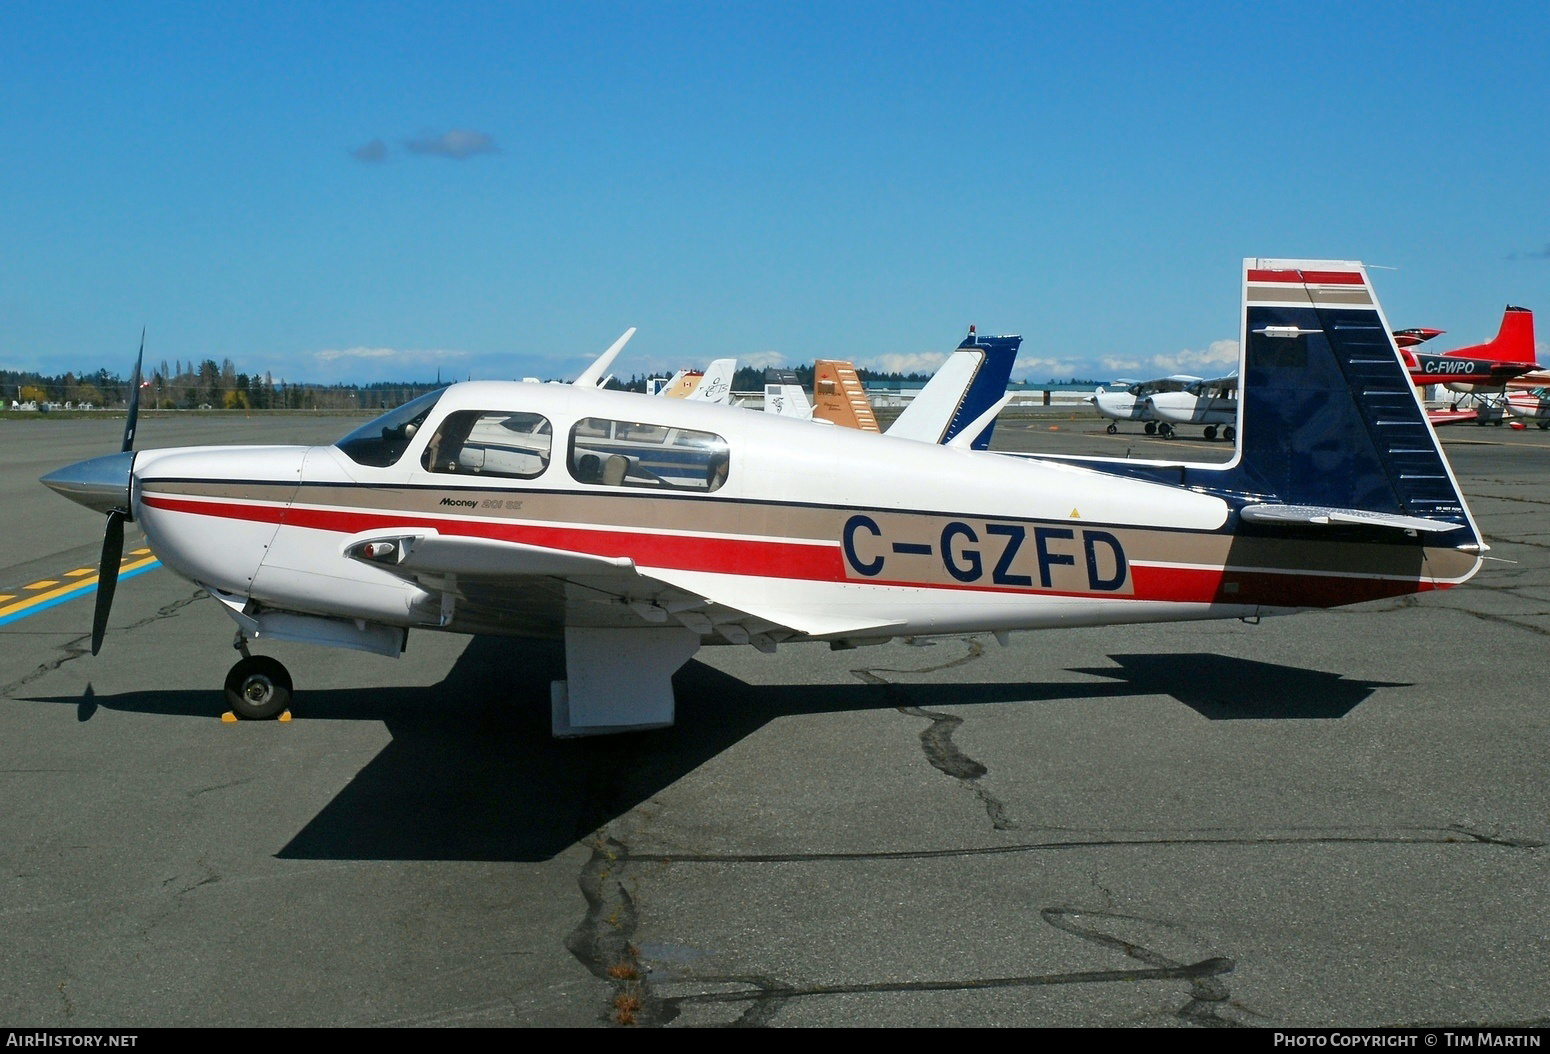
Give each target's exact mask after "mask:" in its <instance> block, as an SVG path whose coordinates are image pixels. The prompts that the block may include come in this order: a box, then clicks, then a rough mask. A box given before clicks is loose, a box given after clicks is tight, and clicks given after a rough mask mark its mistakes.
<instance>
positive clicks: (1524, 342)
mask: <svg viewBox="0 0 1550 1054" xmlns="http://www.w3.org/2000/svg"><path fill="white" fill-rule="evenodd" d="M1441 332H1443V331H1442V330H1440V329H1400V330H1395V331H1394V343H1395V344H1396V345H1397V346H1398V347H1399V354H1400V357H1401V358H1403V359H1404V360H1405V368H1406V369H1408V370H1409V371H1410V380H1411V382H1412V383H1414V384H1415V385H1416V386H1418V387H1419V386H1422V385H1427V384H1445V385H1447V386H1448V389H1449V390H1450V391H1455V392H1469V393H1478V392H1499V391H1501V390H1502V389H1504V388H1505V387H1506V386H1507V382H1508V381H1510V380H1512V378H1514V377H1516V376H1518V375H1519V374H1523V373H1529V372H1530V371H1532V370H1537V369H1541V367H1540V365H1539V364H1538V363H1537V362H1535V361H1534V312H1532V311H1530V310H1529V309H1528V308H1526V307H1513V306H1512V305H1511V304H1508V305H1507V310H1506V311H1505V312H1503V314H1502V328H1501V330H1500V332H1498V333H1497V334H1496V339H1494V340H1492V341H1490V342H1488V343H1485V344H1476V345H1474V346H1473V347H1468V348H1459V349H1458V350H1456V351H1445V352H1442V353H1441V354H1438V355H1428V354H1422V353H1418V352H1415V351H1411V350H1410V349H1411V348H1413V347H1415V346H1416V345H1418V344H1421V343H1423V342H1425V341H1428V340H1431V339H1432V338H1433V337H1435V336H1437V335H1438V334H1439V333H1441Z"/></svg>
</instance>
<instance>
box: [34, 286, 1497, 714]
mask: <svg viewBox="0 0 1550 1054" xmlns="http://www.w3.org/2000/svg"><path fill="white" fill-rule="evenodd" d="M1243 276H1244V315H1243V332H1242V348H1243V351H1242V353H1241V354H1242V366H1241V376H1242V378H1243V384H1242V396H1243V397H1242V399H1241V400H1240V407H1239V425H1238V431H1239V436H1240V444H1239V448H1238V450H1237V451H1236V456H1235V457H1234V459H1233V460H1232V461H1231V462H1230V463H1228V464H1227V465H1213V466H1199V465H1186V464H1179V463H1168V462H1142V461H1126V460H1113V459H1096V458H1091V459H1068V460H1053V459H1049V458H1043V457H1020V456H1010V455H1007V454H1001V453H994V452H989V451H976V450H971V449H968V438H969V437H971V436H974V435H977V431H976V430H975V429H974V428H973V426H972V425H971V426H970V427H969V428H966V429H964V430H963V431H962V433H960V435H959V437H958V438H957V439H955V440H953V441H952V442H950V443H949V444H947V445H945V446H934V445H929V444H925V443H920V442H914V441H906V440H900V439H896V438H892V437H889V436H877V435H865V434H861V433H858V432H853V431H850V430H848V429H841V428H824V429H819V428H815V427H813V426H812V425H811V424H808V423H804V422H801V421H793V420H789V419H784V418H781V417H777V416H775V415H772V414H758V413H749V412H747V411H743V410H737V409H734V408H730V407H725V406H719V405H715V404H708V403H703V402H690V401H686V400H672V399H654V398H650V397H646V396H642V395H638V394H631V393H626V392H614V391H602V390H598V389H596V388H594V387H591V386H577V385H547V384H543V385H540V384H524V383H495V382H469V383H463V384H455V385H453V386H451V387H450V388H446V389H443V390H440V391H437V392H433V393H431V394H429V395H425V396H422V397H420V398H418V399H415V400H413V401H412V402H409V403H406V404H405V405H403V406H401V407H399V408H398V409H396V410H393V411H391V412H390V413H388V414H385V415H383V416H382V417H380V418H378V419H376V420H374V421H372V422H370V423H369V424H367V425H364V426H362V427H360V428H358V429H356V430H355V431H353V432H351V433H350V434H349V435H347V436H345V437H344V438H343V439H341V440H340V441H339V442H338V443H337V444H335V445H334V446H320V447H311V448H308V447H285V446H276V447H247V448H236V447H188V448H180V449H170V450H148V451H139V452H134V451H133V450H132V443H133V438H134V431H135V411H134V408H133V404H132V406H131V412H130V416H129V420H128V422H127V424H126V428H125V437H124V443H123V452H122V453H119V454H114V455H110V456H107V457H102V458H96V459H93V460H90V461H83V462H80V463H78V464H75V465H71V466H69V467H67V468H63V469H60V470H59V471H57V472H54V473H52V474H50V475H48V476H46V477H44V480H43V481H44V482H45V483H46V484H47V485H48V486H50V487H52V488H53V489H54V490H56V491H58V492H59V493H61V494H63V495H65V496H66V497H69V498H71V499H73V500H74V501H76V502H78V503H80V504H82V505H85V506H87V507H88V508H91V509H94V510H97V511H100V512H103V513H106V514H107V517H108V526H107V534H106V538H105V540H104V544H103V554H102V573H101V581H100V585H99V587H98V589H99V591H98V603H97V608H96V612H95V615H94V619H93V625H92V651H93V653H96V652H97V651H98V649H99V648H100V646H101V643H102V637H103V633H104V630H105V628H106V625H107V617H108V610H109V605H110V603H111V600H112V596H113V590H114V585H115V582H116V572H117V568H118V565H119V556H120V553H121V550H122V546H123V532H124V523H125V521H126V520H128V519H130V518H131V517H132V518H133V519H134V520H135V521H136V522H138V523H139V524H140V525H141V526H142V527H143V528H144V530H145V534H146V538H147V539H148V541H149V543H150V546H151V548H152V550H153V551H154V552H155V553H156V555H157V556H158V557H159V558H160V559H161V560H162V561H163V562H164V563H165V564H166V565H167V566H168V567H169V568H171V569H172V570H174V571H175V572H177V573H178V574H180V575H182V576H184V577H186V578H188V579H189V580H191V581H193V582H196V583H198V584H200V585H201V586H203V587H204V588H205V589H206V590H208V592H209V593H210V595H211V596H213V597H215V598H216V600H217V601H219V602H220V604H221V605H222V607H223V608H224V609H225V610H226V612H227V613H228V614H229V615H230V616H231V618H232V619H233V620H234V621H235V623H236V626H237V644H238V646H239V648H240V649H241V650H242V652H243V657H242V659H241V661H239V662H238V663H237V664H236V665H235V666H234V667H233V668H232V670H231V673H230V674H229V675H228V677H227V680H226V697H227V700H228V701H229V703H230V705H231V707H232V708H233V709H234V710H235V711H236V712H237V713H238V714H239V715H241V716H243V717H250V718H259V717H267V716H273V715H275V714H277V713H279V712H280V711H281V710H282V709H283V708H284V707H285V706H286V704H287V701H288V699H289V697H290V695H291V679H290V676H289V674H288V673H287V672H286V670H285V668H284V667H283V666H282V665H281V664H280V663H279V662H278V661H276V660H275V659H273V658H271V657H269V656H261V655H250V654H248V653H247V644H248V642H250V641H254V640H258V641H264V642H267V641H268V640H270V639H273V640H277V641H285V640H301V641H311V642H314V643H319V644H331V645H336V646H340V647H346V648H357V649H364V650H367V651H372V652H379V653H381V654H383V655H397V654H398V653H399V652H400V651H402V650H403V648H404V645H405V642H406V640H407V637H408V634H409V631H410V630H411V629H436V630H447V631H452V632H462V633H478V634H497V635H507V636H544V637H552V638H553V637H560V638H563V639H564V642H565V653H566V665H567V680H565V681H556V682H554V686H553V690H552V699H551V703H552V719H553V729H554V732H555V733H556V734H557V735H586V734H596V733H603V732H616V731H621V730H626V729H637V728H654V727H661V726H665V725H669V724H671V723H672V722H673V719H674V705H673V689H672V681H671V678H672V674H673V672H674V671H675V670H676V669H678V668H679V667H680V666H681V665H683V663H685V662H686V661H687V660H688V659H689V657H690V656H692V655H693V654H694V653H695V652H696V651H697V650H698V649H699V648H700V647H701V646H702V645H705V644H751V645H753V646H755V647H757V648H760V649H761V650H764V651H774V650H775V648H776V646H777V645H778V644H782V643H789V642H796V641H824V642H827V643H828V644H829V645H830V646H831V647H836V648H843V647H850V646H855V645H861V644H868V643H874V642H878V641H883V640H887V639H888V638H891V637H899V636H919V635H931V634H959V633H983V632H989V633H994V634H996V635H997V636H998V637H1000V638H1003V639H1004V636H1005V633H1006V631H1009V630H1032V629H1044V628H1049V627H1056V626H1083V625H1102V624H1114V623H1137V622H1165V621H1175V620H1186V619H1212V618H1254V617H1257V616H1260V615H1267V614H1277V613H1284V612H1289V611H1295V610H1298V609H1302V608H1320V607H1333V606H1337V605H1342V604H1351V603H1356V602H1358V601H1363V600H1371V599H1374V598H1379V597H1391V596H1398V595H1404V594H1410V593H1417V592H1424V591H1427V590H1431V589H1441V588H1447V587H1449V586H1454V585H1458V584H1459V583H1462V582H1464V581H1466V580H1467V579H1469V578H1470V577H1471V576H1472V575H1473V574H1474V573H1475V572H1476V571H1477V570H1478V569H1479V567H1480V561H1481V552H1482V550H1483V548H1484V546H1483V545H1482V542H1481V538H1480V534H1479V531H1478V529H1477V528H1476V526H1475V523H1474V521H1473V519H1472V518H1471V516H1470V514H1469V510H1468V509H1467V507H1466V506H1465V503H1464V499H1463V497H1462V495H1461V494H1460V493H1459V489H1458V486H1457V483H1456V482H1455V480H1454V478H1453V474H1452V472H1451V470H1450V469H1449V467H1448V464H1447V461H1446V459H1445V458H1444V457H1443V454H1442V450H1441V448H1440V446H1439V445H1438V442H1437V437H1436V434H1435V433H1434V432H1433V431H1432V429H1431V427H1430V426H1429V425H1428V424H1427V422H1426V417H1425V414H1424V412H1423V410H1422V407H1421V404H1420V402H1419V400H1418V398H1417V395H1416V391H1415V388H1414V386H1413V385H1411V383H1410V381H1409V378H1408V376H1407V375H1406V372H1405V369H1404V366H1403V364H1402V363H1401V361H1400V358H1399V355H1398V353H1397V351H1396V349H1395V346H1394V341H1393V339H1392V337H1391V336H1390V334H1389V327H1388V325H1387V323H1386V321H1385V320H1384V318H1383V316H1382V313H1381V311H1380V309H1379V307H1378V304H1377V301H1376V299H1375V298H1374V296H1373V294H1372V290H1371V286H1370V284H1369V282H1368V279H1367V275H1366V272H1365V270H1364V269H1363V268H1362V266H1361V265H1360V264H1357V263H1347V262H1306V261H1295V260H1287V261H1280V260H1249V261H1246V262H1245V266H1244V272H1243ZM142 350H143V347H142ZM138 373H139V368H138V365H137V367H136V383H135V388H134V390H135V391H136V392H138V390H139V387H138Z"/></svg>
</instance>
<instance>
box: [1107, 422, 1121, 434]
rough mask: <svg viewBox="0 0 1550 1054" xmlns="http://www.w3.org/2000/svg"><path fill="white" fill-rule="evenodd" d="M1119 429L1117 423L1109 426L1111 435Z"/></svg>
mask: <svg viewBox="0 0 1550 1054" xmlns="http://www.w3.org/2000/svg"><path fill="white" fill-rule="evenodd" d="M1118 431H1119V425H1116V424H1111V425H1109V427H1108V433H1109V435H1113V434H1114V433H1115V432H1118Z"/></svg>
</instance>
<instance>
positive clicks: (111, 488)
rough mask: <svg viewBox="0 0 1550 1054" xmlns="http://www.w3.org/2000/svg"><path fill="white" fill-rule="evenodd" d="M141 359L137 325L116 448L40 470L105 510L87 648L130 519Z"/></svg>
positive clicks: (94, 638)
mask: <svg viewBox="0 0 1550 1054" xmlns="http://www.w3.org/2000/svg"><path fill="white" fill-rule="evenodd" d="M144 359H145V331H144V330H141V331H140V353H139V354H138V355H137V356H136V357H135V370H134V375H133V376H132V377H131V378H130V382H129V417H128V419H127V420H125V422H124V441H123V443H122V445H121V446H120V447H119V452H118V453H117V454H109V455H107V456H106V457H95V458H92V459H90V460H88V461H80V462H77V463H76V464H74V465H66V466H65V467H64V468H62V469H59V470H58V471H56V472H50V473H49V474H48V475H46V476H44V477H43V479H42V481H41V482H42V483H43V484H44V485H45V486H47V487H49V488H50V489H52V490H53V491H55V492H56V493H58V494H62V495H64V496H65V497H67V498H69V499H70V500H71V501H73V502H76V503H77V504H79V505H84V506H86V507H87V508H88V509H94V510H96V511H97V512H103V513H107V516H108V526H107V530H106V531H105V532H103V536H102V559H101V561H100V562H99V564H98V569H97V606H96V610H95V611H94V612H93V613H92V625H91V653H92V654H93V655H96V654H97V653H98V652H99V651H101V650H102V635H103V634H104V633H105V632H107V628H108V612H109V611H110V610H111V609H112V607H113V591H114V590H115V589H117V588H118V568H119V564H120V562H121V561H122V560H123V557H124V522H125V521H126V520H129V519H131V515H130V514H131V511H132V509H133V505H132V501H133V495H132V493H131V489H132V487H133V485H134V464H135V455H134V444H135V425H136V422H138V420H139V418H140V365H141V363H142V362H143V361H144Z"/></svg>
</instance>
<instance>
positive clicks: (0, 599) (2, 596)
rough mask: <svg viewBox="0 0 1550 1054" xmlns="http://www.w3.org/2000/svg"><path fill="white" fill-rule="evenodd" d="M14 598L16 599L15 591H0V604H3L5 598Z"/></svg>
mask: <svg viewBox="0 0 1550 1054" xmlns="http://www.w3.org/2000/svg"><path fill="white" fill-rule="evenodd" d="M15 599H16V594H15V593H0V604H4V603H5V602H6V601H7V600H15Z"/></svg>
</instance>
